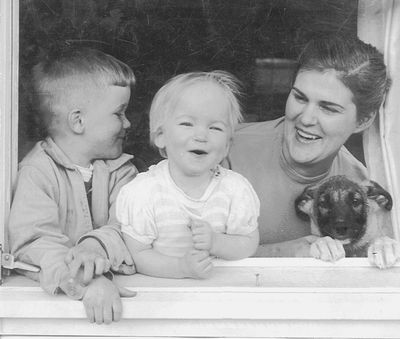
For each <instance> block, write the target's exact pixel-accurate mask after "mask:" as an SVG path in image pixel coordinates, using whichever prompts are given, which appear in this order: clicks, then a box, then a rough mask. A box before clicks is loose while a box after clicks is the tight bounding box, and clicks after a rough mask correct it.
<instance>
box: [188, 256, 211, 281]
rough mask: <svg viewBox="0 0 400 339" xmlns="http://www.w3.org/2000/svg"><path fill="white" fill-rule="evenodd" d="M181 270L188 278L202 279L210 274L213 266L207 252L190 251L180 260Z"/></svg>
mask: <svg viewBox="0 0 400 339" xmlns="http://www.w3.org/2000/svg"><path fill="white" fill-rule="evenodd" d="M181 268H182V271H183V272H184V274H185V276H186V277H188V278H195V279H204V278H207V277H208V276H209V275H210V274H211V271H212V268H213V264H212V262H211V257H210V255H209V253H208V252H207V251H198V250H192V251H189V252H188V253H186V255H185V256H184V257H183V258H181Z"/></svg>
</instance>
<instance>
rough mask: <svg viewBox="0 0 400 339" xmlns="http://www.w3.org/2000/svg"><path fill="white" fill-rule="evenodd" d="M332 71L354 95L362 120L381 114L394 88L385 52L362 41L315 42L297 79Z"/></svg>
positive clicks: (302, 59) (305, 52) (340, 38)
mask: <svg viewBox="0 0 400 339" xmlns="http://www.w3.org/2000/svg"><path fill="white" fill-rule="evenodd" d="M332 69H333V70H335V71H337V75H338V79H339V80H341V81H342V83H343V84H344V85H345V86H346V87H347V88H349V89H350V91H351V92H352V93H353V96H354V99H353V101H354V104H355V105H356V107H357V118H358V120H359V121H362V120H364V119H366V118H369V117H370V115H371V114H373V113H375V112H378V110H379V107H380V106H381V104H382V102H383V100H384V98H385V94H386V92H387V90H388V89H389V87H390V79H389V77H388V75H387V72H386V66H385V63H384V59H383V55H382V53H380V52H379V51H378V50H377V49H376V48H375V47H373V46H372V45H370V44H367V43H365V42H363V41H361V40H360V39H358V38H349V37H344V36H327V37H323V38H318V39H313V40H311V41H309V42H308V43H307V45H306V46H305V47H304V49H303V51H302V52H301V54H300V56H299V59H298V65H297V69H296V72H295V77H294V79H296V76H297V74H298V73H299V72H301V71H304V70H316V71H320V72H325V71H328V70H332Z"/></svg>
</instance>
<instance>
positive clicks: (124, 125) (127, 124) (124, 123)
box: [122, 115, 131, 129]
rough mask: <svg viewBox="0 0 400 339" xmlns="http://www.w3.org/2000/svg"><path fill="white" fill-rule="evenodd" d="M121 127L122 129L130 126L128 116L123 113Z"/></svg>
mask: <svg viewBox="0 0 400 339" xmlns="http://www.w3.org/2000/svg"><path fill="white" fill-rule="evenodd" d="M122 127H123V128H124V129H128V128H129V127H131V122H130V121H129V120H128V118H127V117H126V116H125V115H124V120H123V122H122Z"/></svg>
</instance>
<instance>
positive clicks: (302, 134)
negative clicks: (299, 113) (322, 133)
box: [296, 129, 320, 141]
mask: <svg viewBox="0 0 400 339" xmlns="http://www.w3.org/2000/svg"><path fill="white" fill-rule="evenodd" d="M296 131H297V134H298V135H299V136H300V137H301V138H303V139H306V140H309V141H313V140H317V139H320V137H319V136H317V135H314V134H309V133H306V132H304V131H302V130H299V129H298V130H296Z"/></svg>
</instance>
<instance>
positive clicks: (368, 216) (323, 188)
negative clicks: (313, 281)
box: [295, 175, 393, 257]
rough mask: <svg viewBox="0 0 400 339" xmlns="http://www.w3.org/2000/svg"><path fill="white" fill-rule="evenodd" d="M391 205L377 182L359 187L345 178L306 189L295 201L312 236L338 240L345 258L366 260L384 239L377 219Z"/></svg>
mask: <svg viewBox="0 0 400 339" xmlns="http://www.w3.org/2000/svg"><path fill="white" fill-rule="evenodd" d="M392 205H393V202H392V197H391V195H390V194H389V192H387V191H386V190H385V189H384V188H382V187H381V186H380V185H379V184H377V183H376V182H374V181H372V180H370V181H366V182H363V183H361V184H359V183H356V182H354V181H352V180H350V179H348V178H347V177H345V176H343V175H337V176H333V177H330V178H328V179H326V180H324V181H323V182H321V183H319V184H316V185H310V186H307V187H306V188H305V189H304V191H303V193H302V194H300V195H299V196H298V197H297V199H296V200H295V209H296V213H297V215H298V216H299V217H300V218H301V219H303V220H310V221H311V233H312V234H314V235H317V236H321V237H325V236H329V237H331V238H333V239H337V240H339V241H340V242H341V243H342V244H343V247H344V250H345V252H346V257H356V256H362V257H364V256H367V250H368V244H369V243H370V241H371V240H373V239H375V238H377V237H379V236H381V235H382V231H381V229H380V225H379V222H378V220H377V216H378V214H379V213H380V212H387V211H390V210H391V209H392Z"/></svg>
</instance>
